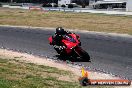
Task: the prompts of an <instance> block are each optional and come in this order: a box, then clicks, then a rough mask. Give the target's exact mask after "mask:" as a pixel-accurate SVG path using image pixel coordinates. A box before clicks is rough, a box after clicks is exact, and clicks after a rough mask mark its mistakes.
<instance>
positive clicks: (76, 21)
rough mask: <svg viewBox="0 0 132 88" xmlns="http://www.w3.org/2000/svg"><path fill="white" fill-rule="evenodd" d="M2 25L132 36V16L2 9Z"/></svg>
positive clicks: (0, 18)
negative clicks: (59, 27)
mask: <svg viewBox="0 0 132 88" xmlns="http://www.w3.org/2000/svg"><path fill="white" fill-rule="evenodd" d="M0 25H24V26H25V25H26V26H38V27H58V26H62V27H64V28H69V29H79V30H88V31H99V32H114V33H125V34H132V16H118V15H104V14H91V13H68V12H67V13H66V12H44V11H33V10H32V11H30V10H20V9H8V8H0Z"/></svg>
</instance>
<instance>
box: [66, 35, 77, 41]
mask: <svg viewBox="0 0 132 88" xmlns="http://www.w3.org/2000/svg"><path fill="white" fill-rule="evenodd" d="M64 38H65V39H66V40H68V41H70V42H73V43H75V42H76V41H75V39H74V38H73V37H72V36H70V35H64Z"/></svg>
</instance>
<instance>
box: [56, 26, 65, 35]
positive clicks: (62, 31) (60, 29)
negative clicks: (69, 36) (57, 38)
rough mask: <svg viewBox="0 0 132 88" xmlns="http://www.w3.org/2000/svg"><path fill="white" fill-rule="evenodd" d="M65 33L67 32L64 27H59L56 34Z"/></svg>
mask: <svg viewBox="0 0 132 88" xmlns="http://www.w3.org/2000/svg"><path fill="white" fill-rule="evenodd" d="M64 33H65V31H64V29H63V28H62V27H58V28H56V34H60V35H61V34H64Z"/></svg>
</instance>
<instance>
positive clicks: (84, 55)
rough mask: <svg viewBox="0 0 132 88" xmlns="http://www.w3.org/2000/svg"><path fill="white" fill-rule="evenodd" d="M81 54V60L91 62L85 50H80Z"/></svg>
mask: <svg viewBox="0 0 132 88" xmlns="http://www.w3.org/2000/svg"><path fill="white" fill-rule="evenodd" d="M81 56H82V60H83V61H88V62H91V61H90V56H89V54H88V53H87V52H86V51H84V50H82V55H81Z"/></svg>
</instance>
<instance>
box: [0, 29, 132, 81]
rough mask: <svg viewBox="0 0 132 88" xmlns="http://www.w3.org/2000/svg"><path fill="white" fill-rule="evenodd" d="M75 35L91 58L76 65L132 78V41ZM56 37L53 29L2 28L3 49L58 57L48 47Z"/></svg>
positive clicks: (0, 30)
mask: <svg viewBox="0 0 132 88" xmlns="http://www.w3.org/2000/svg"><path fill="white" fill-rule="evenodd" d="M76 33H77V34H79V35H80V37H81V42H82V47H83V48H84V49H85V50H86V51H87V52H88V53H89V54H90V56H91V57H92V62H91V63H89V62H77V63H81V64H83V65H85V66H89V67H90V68H91V69H96V70H103V71H105V72H108V73H112V74H114V75H118V76H121V77H125V78H127V79H132V41H130V40H132V38H123V39H120V38H118V37H117V38H116V37H114V38H109V37H104V36H97V35H94V34H88V33H79V32H76ZM53 34H54V31H53V30H40V29H38V30H34V29H30V30H28V28H15V27H0V47H5V48H9V49H16V50H21V51H23V52H31V53H33V54H34V55H41V56H46V55H47V56H49V57H54V58H56V57H55V55H56V52H55V50H54V49H53V47H52V46H50V45H49V44H48V37H49V36H50V35H53Z"/></svg>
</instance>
